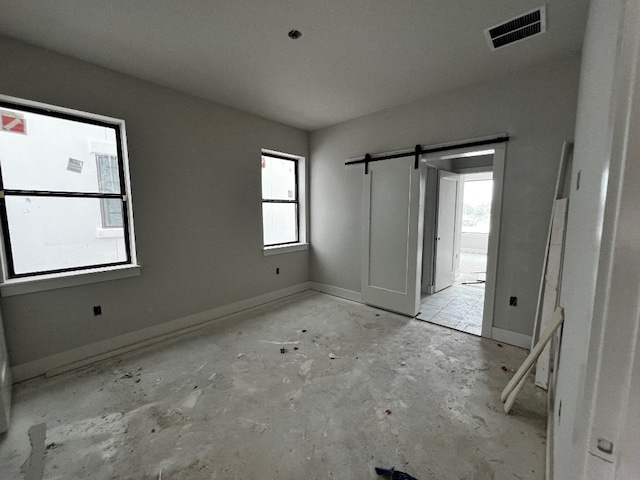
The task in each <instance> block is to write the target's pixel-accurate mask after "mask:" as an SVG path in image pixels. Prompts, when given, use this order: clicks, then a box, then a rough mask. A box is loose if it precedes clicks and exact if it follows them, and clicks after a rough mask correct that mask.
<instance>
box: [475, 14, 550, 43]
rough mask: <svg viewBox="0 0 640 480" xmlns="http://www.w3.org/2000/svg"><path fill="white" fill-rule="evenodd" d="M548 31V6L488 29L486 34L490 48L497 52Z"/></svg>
mask: <svg viewBox="0 0 640 480" xmlns="http://www.w3.org/2000/svg"><path fill="white" fill-rule="evenodd" d="M546 31H547V15H546V6H544V5H543V6H542V7H540V8H536V9H535V10H531V11H530V12H527V13H525V14H524V15H520V16H518V17H516V18H512V19H511V20H508V21H506V22H503V23H501V24H499V25H495V26H493V27H490V28H487V29H486V30H485V31H484V33H485V34H486V35H487V40H488V41H489V48H491V50H497V49H498V48H502V47H506V46H507V45H510V44H512V43H515V42H519V41H521V40H524V39H525V38H529V37H532V36H534V35H540V34H542V33H544V32H546Z"/></svg>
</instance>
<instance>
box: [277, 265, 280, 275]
mask: <svg viewBox="0 0 640 480" xmlns="http://www.w3.org/2000/svg"><path fill="white" fill-rule="evenodd" d="M276 275H280V268H279V267H278V268H276Z"/></svg>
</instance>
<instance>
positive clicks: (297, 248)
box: [262, 243, 309, 257]
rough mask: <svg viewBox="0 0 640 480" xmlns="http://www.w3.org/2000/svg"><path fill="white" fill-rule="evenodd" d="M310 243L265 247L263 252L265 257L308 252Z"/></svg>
mask: <svg viewBox="0 0 640 480" xmlns="http://www.w3.org/2000/svg"><path fill="white" fill-rule="evenodd" d="M308 249H309V244H308V243H292V244H290V245H276V246H274V247H264V249H263V250H262V254H263V255H264V256H265V257H268V256H269V255H279V254H281V253H290V252H301V251H303V250H308Z"/></svg>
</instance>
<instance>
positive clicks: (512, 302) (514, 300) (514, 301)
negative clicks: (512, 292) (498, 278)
mask: <svg viewBox="0 0 640 480" xmlns="http://www.w3.org/2000/svg"><path fill="white" fill-rule="evenodd" d="M509 305H510V306H512V307H517V306H518V297H509Z"/></svg>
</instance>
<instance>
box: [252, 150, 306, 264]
mask: <svg viewBox="0 0 640 480" xmlns="http://www.w3.org/2000/svg"><path fill="white" fill-rule="evenodd" d="M269 154H274V155H280V156H283V157H289V158H291V159H292V160H297V162H298V228H299V231H298V242H296V243H287V244H284V245H272V246H265V245H264V244H263V246H262V254H263V256H265V257H268V256H271V255H279V254H282V253H292V252H301V251H303V250H308V248H309V243H308V242H307V239H308V238H309V232H308V230H309V222H308V221H307V218H308V215H309V210H308V206H307V188H308V182H307V160H306V158H304V157H301V156H298V155H292V154H290V153H284V152H279V151H277V150H268V149H266V148H263V149H262V151H261V155H269ZM260 198H261V200H262V194H261V195H260ZM260 204H261V205H262V201H261V202H260ZM260 227H261V228H260V233H261V235H262V237H263V238H264V226H263V225H262V221H261V223H260Z"/></svg>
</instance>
